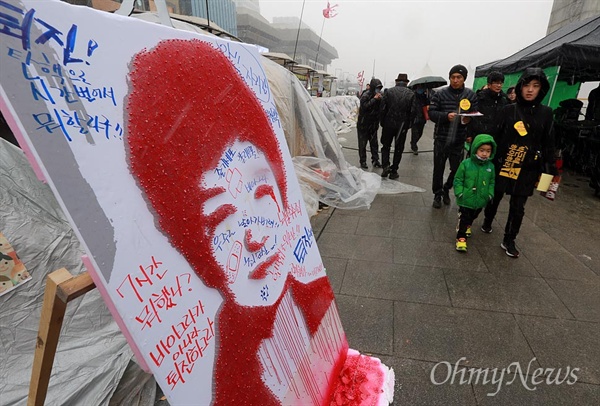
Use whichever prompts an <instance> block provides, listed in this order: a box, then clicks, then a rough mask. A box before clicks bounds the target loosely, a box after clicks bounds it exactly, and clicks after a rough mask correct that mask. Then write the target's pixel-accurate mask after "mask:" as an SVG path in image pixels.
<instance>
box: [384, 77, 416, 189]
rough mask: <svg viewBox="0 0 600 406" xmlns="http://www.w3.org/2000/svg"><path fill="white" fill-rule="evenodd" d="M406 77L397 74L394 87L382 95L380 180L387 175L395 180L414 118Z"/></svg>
mask: <svg viewBox="0 0 600 406" xmlns="http://www.w3.org/2000/svg"><path fill="white" fill-rule="evenodd" d="M407 84H408V75H407V74H406V73H400V74H398V77H397V78H396V86H394V87H392V88H390V89H386V91H385V92H384V93H383V103H382V106H381V127H382V130H381V145H382V146H381V162H382V164H383V172H382V173H381V177H382V178H386V177H387V176H388V175H389V177H390V179H397V178H399V177H400V175H398V167H399V166H400V160H401V159H402V153H403V152H404V144H405V142H406V133H407V132H408V129H409V128H410V126H411V125H412V123H413V121H414V119H415V116H416V113H417V111H416V109H417V107H416V101H415V94H414V93H413V91H412V90H410V89H408V88H407V87H406V85H407ZM392 141H394V161H393V163H392V165H391V166H390V150H391V147H392Z"/></svg>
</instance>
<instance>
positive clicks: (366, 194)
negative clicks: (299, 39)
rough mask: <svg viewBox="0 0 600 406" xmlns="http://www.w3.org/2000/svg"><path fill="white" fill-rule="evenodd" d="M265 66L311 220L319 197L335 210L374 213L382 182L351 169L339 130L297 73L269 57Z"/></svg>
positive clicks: (378, 178) (370, 174)
mask: <svg viewBox="0 0 600 406" xmlns="http://www.w3.org/2000/svg"><path fill="white" fill-rule="evenodd" d="M262 63H263V65H264V67H265V72H266V73H267V79H268V81H269V86H270V88H271V91H272V92H273V95H274V99H275V105H276V107H277V111H278V112H279V116H280V117H281V121H282V122H281V126H282V128H283V132H284V133H285V138H286V141H287V144H288V148H289V149H290V153H291V155H292V157H293V161H294V167H295V169H296V172H297V175H298V181H299V182H300V185H301V189H302V190H303V197H304V200H305V203H306V206H307V210H308V214H309V216H310V215H313V214H315V213H316V210H315V211H314V212H313V211H311V207H314V205H313V204H312V202H313V201H314V198H315V196H318V200H320V201H322V202H324V203H327V204H328V205H330V206H333V207H339V208H346V209H368V208H369V207H370V205H371V202H372V201H373V199H374V198H375V195H376V194H377V190H378V189H379V184H380V182H381V178H380V177H379V176H378V175H377V174H374V173H368V172H363V171H360V170H358V168H355V167H350V166H349V165H348V163H347V162H346V159H345V158H344V154H343V152H342V148H341V146H340V143H339V142H338V140H337V134H336V132H335V130H334V128H333V126H332V125H331V123H330V122H329V121H328V120H327V118H326V117H325V115H324V114H323V111H322V110H321V108H320V107H319V106H318V105H317V103H315V101H314V99H313V98H312V97H311V96H310V94H309V93H308V91H307V90H306V89H305V88H304V87H303V86H302V84H301V83H300V81H299V80H298V79H297V78H296V77H295V76H294V74H292V73H291V72H290V71H288V70H287V69H285V68H283V67H281V66H280V65H278V64H276V63H275V62H272V61H270V60H268V59H267V58H263V59H262ZM311 190H312V191H311ZM304 192H306V193H307V194H306V195H305V194H304Z"/></svg>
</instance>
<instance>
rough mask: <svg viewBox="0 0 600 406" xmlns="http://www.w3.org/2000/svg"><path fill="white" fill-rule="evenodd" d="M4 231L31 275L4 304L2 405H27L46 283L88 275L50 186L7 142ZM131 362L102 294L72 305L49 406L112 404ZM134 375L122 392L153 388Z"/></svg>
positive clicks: (1, 174)
mask: <svg viewBox="0 0 600 406" xmlns="http://www.w3.org/2000/svg"><path fill="white" fill-rule="evenodd" d="M0 231H1V232H2V233H3V234H4V235H5V236H6V238H7V239H8V240H9V242H10V243H11V244H12V246H13V247H14V249H15V251H16V252H17V254H18V255H19V257H20V258H21V260H22V261H23V263H24V264H25V266H26V267H27V269H28V271H29V273H30V274H31V276H32V280H30V281H29V282H27V283H25V284H23V285H21V286H19V287H17V288H16V289H14V290H12V291H11V292H9V293H7V294H5V295H3V296H2V297H0V309H2V311H0V365H2V367H1V368H0V404H2V405H3V406H8V405H23V404H25V403H26V401H27V395H28V392H29V381H30V378H31V367H32V364H33V355H34V350H35V346H36V339H37V332H38V327H39V322H40V313H41V308H42V301H43V296H44V288H45V285H46V276H47V275H48V274H49V273H51V272H53V271H55V270H57V269H60V268H66V269H67V270H68V271H69V272H71V274H73V275H76V274H79V273H81V272H83V271H85V269H84V266H83V264H82V263H81V255H83V254H84V252H83V250H82V249H81V247H80V244H79V241H78V239H77V237H76V235H75V233H74V232H73V230H72V228H71V226H70V224H69V223H68V221H67V219H66V218H65V216H64V214H63V212H62V210H61V208H60V206H59V205H58V203H57V201H56V199H55V198H54V195H53V194H52V192H51V190H50V188H49V187H48V185H45V184H43V183H41V182H40V181H38V180H37V178H36V177H35V175H34V173H33V170H32V169H31V167H30V165H29V163H28V162H27V160H26V158H25V156H24V154H23V152H22V151H21V150H20V149H18V148H16V147H14V146H13V145H11V144H9V143H8V142H6V141H4V140H2V139H0ZM131 357H132V353H131V350H130V349H129V345H128V344H127V342H126V340H125V338H124V336H123V335H122V334H121V332H120V330H119V328H118V326H117V324H116V323H115V321H114V319H113V318H112V316H111V315H110V313H109V311H108V309H107V308H106V306H105V305H104V301H103V300H102V298H101V297H100V294H99V293H98V291H97V290H92V291H91V292H89V293H87V294H85V295H83V296H82V297H80V298H78V299H75V300H73V301H72V302H70V303H69V305H68V306H67V314H66V315H65V318H64V321H63V327H62V332H61V336H60V339H59V344H58V349H57V353H56V358H55V360H54V367H53V369H52V376H51V378H50V385H49V389H48V395H47V397H46V403H45V404H46V405H106V404H108V403H109V401H110V399H111V396H112V395H113V394H114V393H115V389H116V388H117V385H118V384H119V381H120V380H121V377H122V375H123V373H124V371H125V370H126V367H127V365H128V364H129V362H130V360H131ZM131 373H132V374H137V375H136V376H137V378H138V379H133V382H131V383H130V384H129V385H123V384H122V385H121V388H122V389H123V390H124V391H126V392H128V393H140V391H141V390H142V389H143V386H144V384H147V381H148V378H147V377H146V379H145V380H144V379H142V377H143V376H144V375H146V376H147V374H145V373H144V372H143V371H141V370H139V368H138V369H137V371H136V370H133V372H131ZM152 381H154V379H153V378H152ZM149 390H150V391H151V390H155V384H154V386H152V387H151V388H149V389H148V387H147V385H146V389H145V393H146V394H148V391H149ZM153 396H154V394H151V396H150V397H152V398H153ZM147 397H148V396H146V398H147ZM123 398H124V397H123ZM130 399H131V398H128V400H130ZM112 404H115V405H116V404H119V402H118V401H117V402H115V401H113V402H111V405H112ZM121 404H126V403H121ZM127 404H132V403H127Z"/></svg>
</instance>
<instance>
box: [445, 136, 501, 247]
mask: <svg viewBox="0 0 600 406" xmlns="http://www.w3.org/2000/svg"><path fill="white" fill-rule="evenodd" d="M495 152H496V142H495V141H494V138H493V137H492V136H491V135H488V134H479V135H478V136H477V137H475V139H474V140H473V144H472V145H471V155H470V156H469V157H468V158H467V159H465V160H464V161H462V162H461V163H460V166H459V167H458V170H457V171H456V176H455V177H454V194H455V195H456V204H457V205H458V217H459V220H458V227H457V229H456V231H457V232H456V250H457V251H460V252H466V251H467V237H470V236H471V224H473V221H474V220H475V219H476V218H477V216H479V213H481V210H482V209H483V208H484V207H485V206H486V205H487V204H488V202H490V201H491V200H492V199H493V198H494V184H495V177H496V172H495V170H494V164H493V163H492V158H493V157H494V153H495Z"/></svg>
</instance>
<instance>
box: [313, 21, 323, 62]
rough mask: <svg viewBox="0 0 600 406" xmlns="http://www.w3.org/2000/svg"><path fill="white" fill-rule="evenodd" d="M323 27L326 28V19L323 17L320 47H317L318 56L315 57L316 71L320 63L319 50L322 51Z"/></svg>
mask: <svg viewBox="0 0 600 406" xmlns="http://www.w3.org/2000/svg"><path fill="white" fill-rule="evenodd" d="M323 27H325V17H323V24H321V35H319V45H317V56H316V57H315V69H318V68H317V64H318V63H319V50H320V49H321V39H322V38H323Z"/></svg>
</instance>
